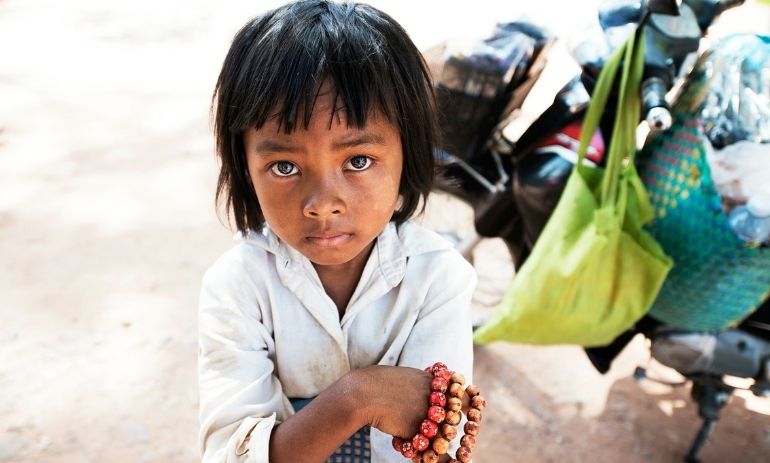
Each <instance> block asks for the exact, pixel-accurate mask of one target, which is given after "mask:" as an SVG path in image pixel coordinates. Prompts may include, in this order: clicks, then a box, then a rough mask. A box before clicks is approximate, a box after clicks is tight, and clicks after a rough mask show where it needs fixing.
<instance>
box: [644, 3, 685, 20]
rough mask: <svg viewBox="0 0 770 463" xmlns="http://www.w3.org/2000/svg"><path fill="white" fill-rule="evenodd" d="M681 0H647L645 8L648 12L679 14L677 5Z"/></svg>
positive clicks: (678, 5) (679, 4)
mask: <svg viewBox="0 0 770 463" xmlns="http://www.w3.org/2000/svg"><path fill="white" fill-rule="evenodd" d="M681 5H682V0H647V9H648V10H649V12H650V13H657V14H665V15H669V16H679V7H680V6H681Z"/></svg>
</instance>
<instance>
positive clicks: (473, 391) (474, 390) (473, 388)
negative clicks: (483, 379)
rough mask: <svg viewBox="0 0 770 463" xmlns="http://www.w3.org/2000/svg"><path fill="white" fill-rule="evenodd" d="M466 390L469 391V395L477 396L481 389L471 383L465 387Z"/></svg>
mask: <svg viewBox="0 0 770 463" xmlns="http://www.w3.org/2000/svg"><path fill="white" fill-rule="evenodd" d="M465 392H467V393H468V395H469V396H471V397H476V396H477V395H479V392H481V391H480V390H479V387H478V386H476V385H474V384H471V385H469V386H468V387H466V388H465Z"/></svg>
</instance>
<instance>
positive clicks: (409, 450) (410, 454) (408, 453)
mask: <svg viewBox="0 0 770 463" xmlns="http://www.w3.org/2000/svg"><path fill="white" fill-rule="evenodd" d="M401 455H403V456H404V457H406V458H414V457H416V456H417V450H415V449H414V447H412V443H411V442H409V441H404V444H403V445H402V446H401Z"/></svg>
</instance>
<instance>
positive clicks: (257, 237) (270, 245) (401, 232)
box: [235, 222, 451, 287]
mask: <svg viewBox="0 0 770 463" xmlns="http://www.w3.org/2000/svg"><path fill="white" fill-rule="evenodd" d="M235 238H236V239H239V240H243V241H245V242H248V243H251V244H254V245H257V246H259V247H260V248H263V249H265V250H266V251H267V252H270V253H272V254H274V255H275V256H276V257H277V258H278V262H277V263H278V265H282V266H284V267H295V268H305V269H308V270H310V269H312V273H315V269H313V266H312V263H311V262H310V260H309V259H308V258H307V257H305V256H304V255H303V254H302V253H300V252H299V251H297V250H296V249H294V248H292V247H291V246H289V245H287V244H286V243H284V242H283V241H282V240H281V239H280V238H279V237H278V235H276V234H275V232H273V230H271V229H270V227H268V226H267V225H265V226H264V227H262V230H261V231H259V232H256V231H249V232H247V233H246V234H245V235H243V234H240V233H239V234H236V237H235ZM436 238H437V235H436V234H435V233H434V232H432V231H430V230H427V229H424V228H422V227H420V226H419V225H416V224H414V223H411V222H406V223H404V224H402V225H400V226H398V227H397V226H396V224H395V223H394V222H388V224H387V225H386V226H385V228H384V229H383V230H382V232H380V234H379V235H378V236H377V241H376V243H375V246H374V249H373V250H372V254H371V255H370V256H369V261H372V260H373V259H377V262H376V265H377V267H378V269H379V272H380V273H381V274H382V276H383V278H384V279H385V281H386V282H387V283H388V285H390V286H391V287H394V286H396V285H398V284H399V283H400V282H401V280H402V279H403V278H404V274H405V272H406V263H407V260H408V258H409V257H411V256H415V255H419V254H425V253H428V252H433V251H438V250H442V249H448V248H451V244H450V243H449V242H448V241H446V240H444V239H440V238H439V239H436ZM370 264H375V262H367V264H366V265H367V266H369V265H370Z"/></svg>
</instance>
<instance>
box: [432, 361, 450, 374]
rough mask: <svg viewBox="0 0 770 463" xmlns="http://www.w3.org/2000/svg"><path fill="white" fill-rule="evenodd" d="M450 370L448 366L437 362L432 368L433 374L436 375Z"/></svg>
mask: <svg viewBox="0 0 770 463" xmlns="http://www.w3.org/2000/svg"><path fill="white" fill-rule="evenodd" d="M448 369H449V368H447V366H446V365H445V364H443V363H441V362H436V363H434V364H433V366H431V367H430V371H431V372H432V373H433V374H436V372H437V371H446V370H448Z"/></svg>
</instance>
